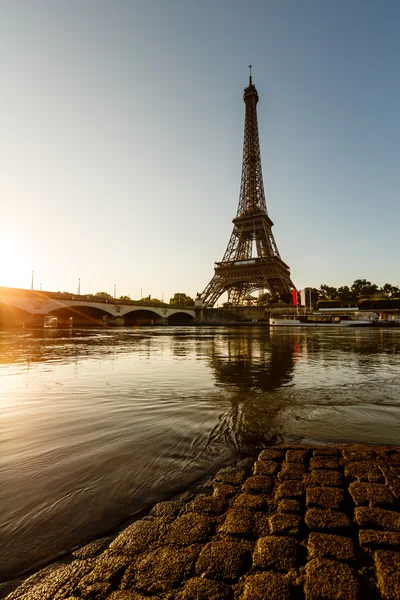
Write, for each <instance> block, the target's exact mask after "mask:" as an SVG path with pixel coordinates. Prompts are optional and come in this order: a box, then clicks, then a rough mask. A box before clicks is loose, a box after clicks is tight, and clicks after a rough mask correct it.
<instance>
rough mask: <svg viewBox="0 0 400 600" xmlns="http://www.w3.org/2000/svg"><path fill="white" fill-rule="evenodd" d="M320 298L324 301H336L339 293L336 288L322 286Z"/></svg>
mask: <svg viewBox="0 0 400 600" xmlns="http://www.w3.org/2000/svg"><path fill="white" fill-rule="evenodd" d="M319 296H320V298H323V299H324V300H335V299H336V298H337V297H338V291H337V289H336V288H335V287H331V286H329V285H326V284H322V285H321V286H320V288H319Z"/></svg>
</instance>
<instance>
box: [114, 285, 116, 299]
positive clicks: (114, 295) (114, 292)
mask: <svg viewBox="0 0 400 600" xmlns="http://www.w3.org/2000/svg"><path fill="white" fill-rule="evenodd" d="M116 296H117V284H116V283H114V300H115V298H116Z"/></svg>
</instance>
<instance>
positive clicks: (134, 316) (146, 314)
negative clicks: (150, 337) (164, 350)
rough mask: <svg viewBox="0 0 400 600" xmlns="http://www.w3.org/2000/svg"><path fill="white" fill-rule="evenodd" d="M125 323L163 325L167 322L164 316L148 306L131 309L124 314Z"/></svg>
mask: <svg viewBox="0 0 400 600" xmlns="http://www.w3.org/2000/svg"><path fill="white" fill-rule="evenodd" d="M124 321H125V325H140V326H145V325H163V324H164V323H165V320H164V318H163V317H162V316H161V315H159V314H158V312H155V311H154V310H151V309H148V308H141V309H139V310H137V309H136V310H131V311H130V312H128V313H125V314H124Z"/></svg>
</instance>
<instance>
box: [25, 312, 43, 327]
mask: <svg viewBox="0 0 400 600" xmlns="http://www.w3.org/2000/svg"><path fill="white" fill-rule="evenodd" d="M44 317H45V315H26V316H25V318H24V323H23V327H24V329H31V328H35V327H44Z"/></svg>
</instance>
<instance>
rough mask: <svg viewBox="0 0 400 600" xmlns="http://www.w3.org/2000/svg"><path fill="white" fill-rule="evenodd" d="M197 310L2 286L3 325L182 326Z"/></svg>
mask: <svg viewBox="0 0 400 600" xmlns="http://www.w3.org/2000/svg"><path fill="white" fill-rule="evenodd" d="M195 318H196V317H195V310H194V308H193V309H190V308H187V307H179V306H174V307H169V306H168V305H164V306H163V305H161V306H159V305H151V303H149V304H146V305H144V304H142V303H135V302H133V301H122V300H114V299H104V298H96V297H93V296H91V297H88V296H82V295H80V296H78V295H76V294H66V293H59V292H42V291H36V290H24V289H17V288H5V287H0V326H3V327H5V326H17V327H18V326H21V327H43V326H44V325H50V326H58V327H60V326H61V327H67V326H72V325H74V326H82V325H85V326H100V325H103V326H106V325H116V326H124V325H178V324H185V323H190V322H194V321H195Z"/></svg>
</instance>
